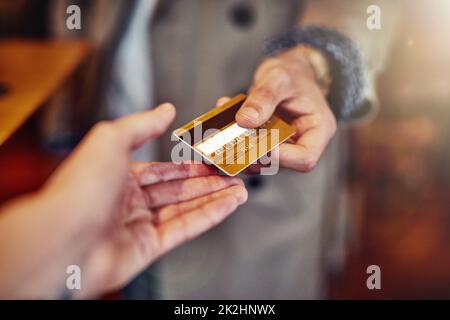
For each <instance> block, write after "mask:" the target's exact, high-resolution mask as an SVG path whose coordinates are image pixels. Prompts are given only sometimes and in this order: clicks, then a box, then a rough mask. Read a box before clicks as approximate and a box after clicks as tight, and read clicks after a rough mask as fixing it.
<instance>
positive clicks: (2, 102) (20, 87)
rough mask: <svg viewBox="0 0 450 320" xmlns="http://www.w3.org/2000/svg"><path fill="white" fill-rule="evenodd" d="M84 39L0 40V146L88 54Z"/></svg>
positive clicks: (87, 46)
mask: <svg viewBox="0 0 450 320" xmlns="http://www.w3.org/2000/svg"><path fill="white" fill-rule="evenodd" d="M88 52H89V45H88V43H87V42H84V41H72V40H70V41H54V40H49V41H33V40H18V39H17V40H0V146H1V145H2V144H3V143H4V142H5V141H6V140H7V139H8V138H9V137H10V136H11V135H12V134H13V133H14V132H15V131H16V130H17V128H19V127H20V126H21V125H22V124H23V123H24V122H25V121H26V120H27V119H28V117H29V116H30V115H31V114H33V112H35V111H36V110H37V109H38V108H39V107H40V106H42V105H43V104H44V103H45V102H46V101H47V100H48V99H49V98H50V97H51V96H52V95H53V94H54V93H55V91H56V90H57V89H58V88H60V86H61V85H62V84H64V82H66V80H67V79H68V78H69V77H70V76H71V75H72V74H73V73H74V71H75V70H76V69H77V67H78V66H79V65H80V63H81V62H82V61H83V60H84V59H85V58H86V57H87V54H88Z"/></svg>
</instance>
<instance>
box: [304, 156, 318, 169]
mask: <svg viewBox="0 0 450 320" xmlns="http://www.w3.org/2000/svg"><path fill="white" fill-rule="evenodd" d="M316 165H317V158H316V157H314V156H307V157H306V158H304V159H303V161H302V168H303V171H305V172H310V171H311V170H313V169H314V168H315V167H316Z"/></svg>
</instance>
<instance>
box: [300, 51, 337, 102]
mask: <svg viewBox="0 0 450 320" xmlns="http://www.w3.org/2000/svg"><path fill="white" fill-rule="evenodd" d="M295 49H296V51H297V52H298V54H299V55H301V56H302V57H303V58H304V59H305V60H306V62H307V63H308V64H309V65H310V67H311V69H312V70H313V73H314V80H315V81H316V83H317V84H318V85H319V87H320V89H321V91H322V92H323V94H324V95H327V94H328V92H329V90H330V86H331V73H330V66H329V64H328V61H327V59H326V57H325V56H324V55H323V54H322V52H320V51H319V50H317V49H315V48H313V47H311V46H308V45H306V44H299V45H297V46H296V47H295Z"/></svg>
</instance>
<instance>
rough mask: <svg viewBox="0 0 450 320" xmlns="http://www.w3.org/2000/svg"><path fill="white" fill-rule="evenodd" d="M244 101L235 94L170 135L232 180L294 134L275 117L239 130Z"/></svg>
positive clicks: (284, 123) (292, 130) (289, 127)
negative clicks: (259, 124)
mask: <svg viewBox="0 0 450 320" xmlns="http://www.w3.org/2000/svg"><path fill="white" fill-rule="evenodd" d="M246 98H247V96H246V95H245V94H239V95H237V96H236V97H234V98H232V99H231V100H230V101H228V102H227V103H225V104H224V105H222V106H219V107H216V108H214V109H211V110H210V111H208V112H206V113H205V114H203V115H201V116H200V117H198V118H196V119H194V120H192V121H191V122H189V123H187V124H185V125H184V126H182V127H180V128H178V129H176V130H175V131H174V132H173V134H174V135H175V136H176V137H177V138H178V139H180V140H181V141H183V142H184V143H186V144H187V145H189V146H190V147H191V148H192V149H194V150H195V151H196V152H197V153H199V154H200V155H201V156H202V157H203V158H205V159H206V160H208V161H209V162H211V163H212V164H213V165H215V166H216V167H217V168H219V169H220V170H221V171H222V172H224V173H225V174H227V175H229V176H235V175H237V174H238V173H240V172H241V171H242V170H244V169H245V168H247V167H248V166H249V165H251V164H252V163H254V162H255V161H257V160H258V159H260V158H261V157H263V156H264V155H266V154H267V153H268V152H269V151H271V150H272V149H274V148H275V147H277V146H278V145H280V144H281V143H283V142H284V141H286V140H287V139H289V138H290V137H292V136H293V135H294V133H295V131H294V129H293V128H292V127H291V126H290V125H289V124H287V123H286V122H285V121H283V120H282V119H280V118H279V117H277V116H275V115H273V116H272V117H271V118H270V119H269V120H268V121H267V122H266V123H264V124H263V125H262V126H261V127H259V128H255V129H249V128H243V127H240V126H239V125H238V124H237V123H236V120H235V118H236V113H237V111H238V110H239V108H240V107H241V106H242V104H243V103H244V101H245V99H246Z"/></svg>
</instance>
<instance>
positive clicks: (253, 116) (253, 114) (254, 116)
mask: <svg viewBox="0 0 450 320" xmlns="http://www.w3.org/2000/svg"><path fill="white" fill-rule="evenodd" d="M238 115H239V116H240V117H244V118H246V119H248V120H250V121H251V122H255V121H258V118H259V112H258V111H256V110H255V109H253V108H243V109H241V110H240V111H239V113H238Z"/></svg>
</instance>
